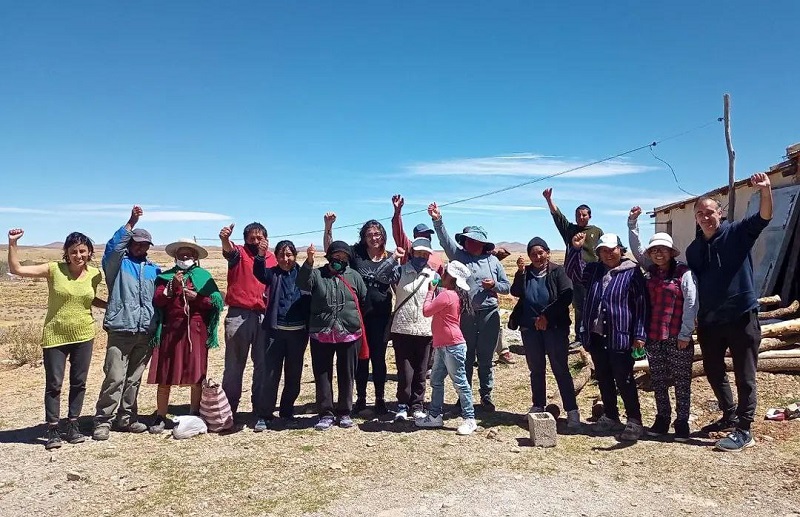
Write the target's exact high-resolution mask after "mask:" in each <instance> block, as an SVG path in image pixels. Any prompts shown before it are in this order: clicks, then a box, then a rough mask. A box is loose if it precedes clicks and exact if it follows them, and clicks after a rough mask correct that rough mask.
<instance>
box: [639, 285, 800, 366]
mask: <svg viewBox="0 0 800 517" xmlns="http://www.w3.org/2000/svg"><path fill="white" fill-rule="evenodd" d="M758 303H759V305H760V307H761V308H762V309H764V308H767V307H773V306H775V305H779V304H780V303H781V299H780V297H779V296H770V297H767V298H760V299H759V300H758ZM798 312H800V302H798V301H797V300H795V301H794V302H792V303H791V304H789V305H788V306H787V307H782V308H779V309H773V310H761V311H760V312H759V313H758V319H759V320H762V321H763V320H782V321H778V322H773V323H767V324H763V325H762V326H761V345H760V346H759V348H758V371H760V372H776V373H784V372H800V317H798V316H799V315H798ZM695 342H697V337H696V336H695ZM725 364H726V366H727V368H728V371H729V372H730V371H733V360H732V359H731V358H730V352H729V353H728V357H726V358H725ZM634 371H649V365H648V363H647V359H643V360H641V361H637V362H636V364H635V366H634ZM702 375H705V369H704V368H703V354H702V352H701V347H700V345H695V347H694V363H693V364H692V377H699V376H702Z"/></svg>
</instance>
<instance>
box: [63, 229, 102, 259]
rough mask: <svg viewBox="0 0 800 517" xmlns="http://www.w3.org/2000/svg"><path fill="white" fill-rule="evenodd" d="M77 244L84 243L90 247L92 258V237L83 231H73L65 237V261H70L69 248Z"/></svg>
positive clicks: (90, 256)
mask: <svg viewBox="0 0 800 517" xmlns="http://www.w3.org/2000/svg"><path fill="white" fill-rule="evenodd" d="M76 244H84V245H85V246H86V247H87V248H89V259H91V258H92V255H94V244H93V243H92V239H90V238H89V237H87V236H86V235H84V234H82V233H81V232H72V233H70V234H69V235H67V238H66V239H64V248H63V251H64V255H63V259H64V262H69V257H68V255H67V250H68V249H70V248H71V247H73V246H75V245H76Z"/></svg>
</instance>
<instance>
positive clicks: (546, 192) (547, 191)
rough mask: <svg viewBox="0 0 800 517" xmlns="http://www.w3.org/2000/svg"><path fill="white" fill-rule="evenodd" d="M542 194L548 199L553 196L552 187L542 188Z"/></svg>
mask: <svg viewBox="0 0 800 517" xmlns="http://www.w3.org/2000/svg"><path fill="white" fill-rule="evenodd" d="M542 195H543V196H544V198H545V199H546V200H548V201H550V198H552V197H553V189H552V188H546V189H544V192H542Z"/></svg>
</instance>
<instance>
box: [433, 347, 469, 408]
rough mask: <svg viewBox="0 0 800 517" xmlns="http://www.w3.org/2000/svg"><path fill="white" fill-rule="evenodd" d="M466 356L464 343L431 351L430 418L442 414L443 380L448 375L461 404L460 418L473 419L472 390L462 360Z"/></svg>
mask: <svg viewBox="0 0 800 517" xmlns="http://www.w3.org/2000/svg"><path fill="white" fill-rule="evenodd" d="M466 356H467V345H466V344H464V343H461V344H458V345H450V346H444V347H438V348H434V349H433V369H432V370H431V405H430V406H429V408H428V409H429V413H430V415H431V416H434V417H436V416H439V415H441V414H442V404H444V379H445V377H447V376H448V375H449V376H450V380H451V381H453V386H454V387H455V388H456V391H457V392H458V400H459V402H461V416H463V417H464V418H475V408H474V407H473V406H472V388H470V386H469V383H468V382H467V374H466V369H465V368H464V360H465V359H466Z"/></svg>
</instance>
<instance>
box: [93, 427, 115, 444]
mask: <svg viewBox="0 0 800 517" xmlns="http://www.w3.org/2000/svg"><path fill="white" fill-rule="evenodd" d="M110 433H111V426H110V425H109V424H99V425H97V426H96V427H95V428H94V431H93V432H92V440H98V441H103V440H108V436H109V434H110Z"/></svg>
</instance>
